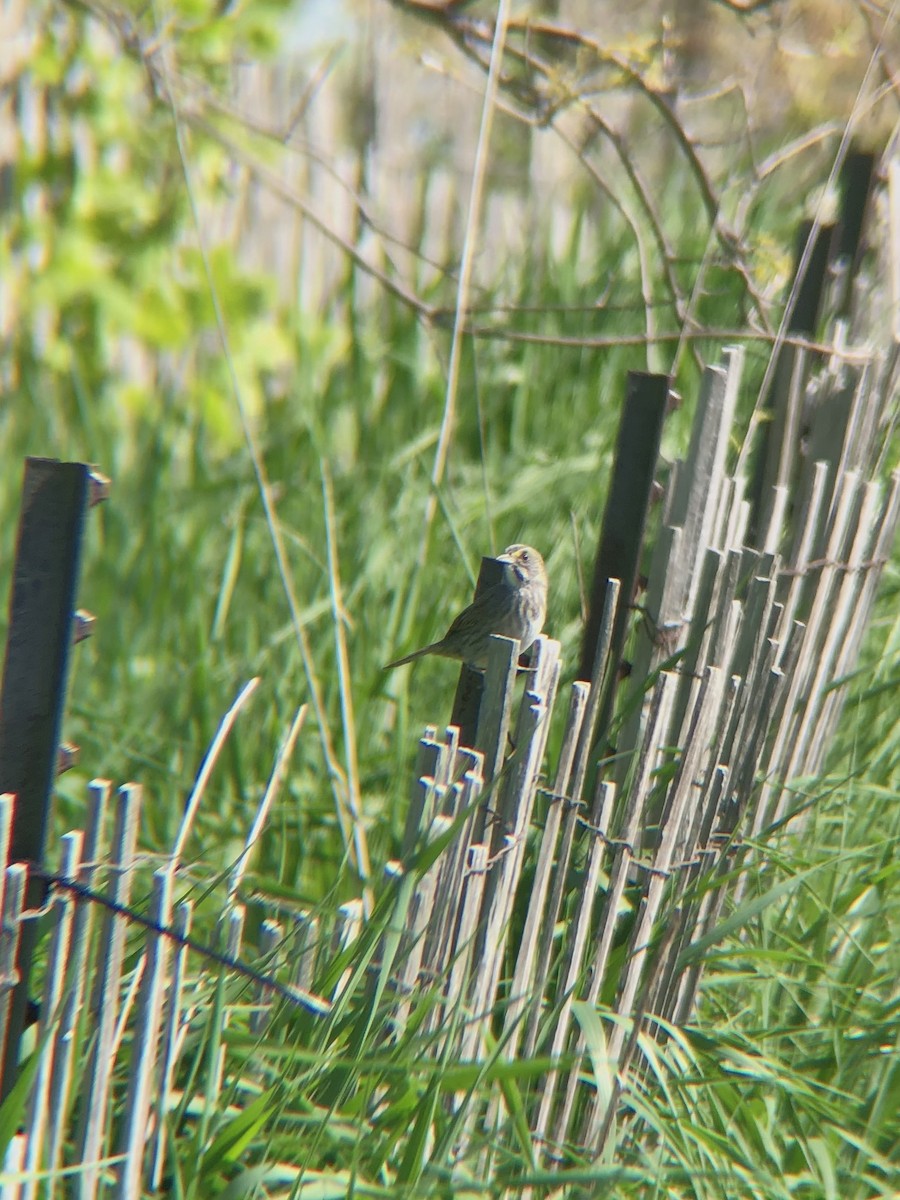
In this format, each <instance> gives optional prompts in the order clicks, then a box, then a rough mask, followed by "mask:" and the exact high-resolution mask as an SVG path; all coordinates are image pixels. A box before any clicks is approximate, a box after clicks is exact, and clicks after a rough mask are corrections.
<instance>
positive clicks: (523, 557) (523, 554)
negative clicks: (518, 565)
mask: <svg viewBox="0 0 900 1200" xmlns="http://www.w3.org/2000/svg"><path fill="white" fill-rule="evenodd" d="M519 557H520V558H521V560H522V562H528V551H527V550H523V551H522V552H521V553H520V555H519Z"/></svg>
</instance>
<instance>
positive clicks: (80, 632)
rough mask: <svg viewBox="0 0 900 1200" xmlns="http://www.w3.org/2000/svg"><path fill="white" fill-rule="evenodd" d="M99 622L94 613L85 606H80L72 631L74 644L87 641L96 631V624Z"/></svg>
mask: <svg viewBox="0 0 900 1200" xmlns="http://www.w3.org/2000/svg"><path fill="white" fill-rule="evenodd" d="M96 624H97V618H96V617H95V616H94V614H93V613H90V612H88V611H87V609H85V608H79V609H78V611H77V612H76V613H75V622H74V629H73V632H72V641H73V644H74V645H76V646H77V645H78V643H79V642H83V641H85V640H86V639H87V638H89V637H90V636H91V635H92V634H93V632H94V626H95V625H96Z"/></svg>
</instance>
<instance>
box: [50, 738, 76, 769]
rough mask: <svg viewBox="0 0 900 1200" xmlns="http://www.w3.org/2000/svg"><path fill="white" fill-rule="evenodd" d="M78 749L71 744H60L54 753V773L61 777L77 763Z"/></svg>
mask: <svg viewBox="0 0 900 1200" xmlns="http://www.w3.org/2000/svg"><path fill="white" fill-rule="evenodd" d="M79 753H80V751H79V748H78V747H77V746H76V745H74V743H72V742H61V743H60V746H59V749H58V750H57V752H56V773H57V775H62V773H63V772H64V771H69V770H71V769H72V767H74V766H75V764H76V763H77V762H78V755H79Z"/></svg>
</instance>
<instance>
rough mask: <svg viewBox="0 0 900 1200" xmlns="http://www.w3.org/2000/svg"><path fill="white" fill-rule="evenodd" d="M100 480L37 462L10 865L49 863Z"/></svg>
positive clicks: (14, 1017)
mask: <svg viewBox="0 0 900 1200" xmlns="http://www.w3.org/2000/svg"><path fill="white" fill-rule="evenodd" d="M101 481H102V477H100V476H97V475H95V474H94V473H93V472H92V470H91V468H90V467H89V466H87V465H86V464H84V463H63V462H57V461H55V460H51V459H42V458H29V459H26V462H25V478H24V482H23V486H22V511H21V515H20V518H19V531H18V537H17V541H16V557H15V565H14V568H13V578H12V588H11V593H10V604H9V629H8V632H7V639H6V656H5V659H4V664H3V683H2V687H0V792H12V793H14V794H15V796H16V807H15V815H14V818H13V829H12V842H11V849H10V862H24V863H38V864H39V863H42V862H43V858H44V845H45V840H46V834H47V824H48V814H49V809H50V797H51V793H52V789H53V782H54V779H55V778H56V773H57V755H58V750H59V735H60V725H61V722H62V712H63V702H64V699H65V691H66V679H67V676H68V666H69V652H70V649H71V646H72V644H73V641H74V636H75V625H76V614H75V592H76V588H77V584H78V576H79V572H80V567H81V546H82V538H83V533H84V519H85V514H86V512H87V509H88V507H89V506H90V504H91V503H92V501H94V500H96V499H102V498H103V497H102V494H99V493H98V488H100V487H102V483H105V481H102V483H101ZM44 893H45V888H44V885H43V884H42V883H41V881H40V879H38V878H35V877H32V878H30V879H29V883H28V890H27V893H26V905H27V907H29V908H36V907H39V906H40V904H41V903H42V902H43V899H44ZM36 936H37V935H36V929H35V923H34V921H26V922H25V924H24V925H23V928H22V933H21V938H20V942H19V953H18V959H17V963H16V967H17V972H18V981H17V984H16V988H15V991H14V993H13V998H12V1005H11V1009H10V1015H9V1022H8V1025H7V1036H6V1044H5V1046H4V1047H3V1065H2V1073H0V1098H2V1097H5V1096H6V1095H7V1094H8V1092H9V1090H10V1088H11V1087H12V1085H13V1083H14V1082H15V1079H16V1075H17V1070H18V1058H19V1042H20V1039H21V1035H22V1031H23V1028H24V1024H25V1013H26V1004H27V997H28V977H29V972H30V968H31V957H32V954H33V952H34V946H35V942H36Z"/></svg>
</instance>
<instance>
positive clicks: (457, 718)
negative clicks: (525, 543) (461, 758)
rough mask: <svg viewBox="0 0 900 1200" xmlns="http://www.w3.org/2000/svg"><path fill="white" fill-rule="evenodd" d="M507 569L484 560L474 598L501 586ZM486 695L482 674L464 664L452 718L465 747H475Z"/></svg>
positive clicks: (460, 741)
mask: <svg viewBox="0 0 900 1200" xmlns="http://www.w3.org/2000/svg"><path fill="white" fill-rule="evenodd" d="M503 569H504V568H503V563H500V562H497V560H496V558H483V559H482V560H481V570H480V571H479V572H478V581H477V582H476V584H475V593H474V595H473V597H472V599H473V600H474V599H476V598H477V597H478V596H480V595H481V593H482V592H483V591H484V590H485V588H489V587H493V585H494V584H495V583H500V582H501V581H502V579H503ZM483 693H484V675H483V674H482V673H481V671H473V670H472V668H471V667H467V666H466V665H465V664H463V668H462V670H461V671H460V674H459V683H458V684H457V685H456V696H455V697H454V699H453V715H452V716H451V718H450V724H451V725H457V726H458V727H459V744H460V745H461V746H474V745H475V735H476V733H477V732H478V713H479V711H480V709H481V697H482V694H483Z"/></svg>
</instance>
